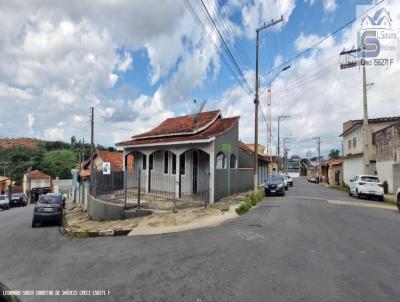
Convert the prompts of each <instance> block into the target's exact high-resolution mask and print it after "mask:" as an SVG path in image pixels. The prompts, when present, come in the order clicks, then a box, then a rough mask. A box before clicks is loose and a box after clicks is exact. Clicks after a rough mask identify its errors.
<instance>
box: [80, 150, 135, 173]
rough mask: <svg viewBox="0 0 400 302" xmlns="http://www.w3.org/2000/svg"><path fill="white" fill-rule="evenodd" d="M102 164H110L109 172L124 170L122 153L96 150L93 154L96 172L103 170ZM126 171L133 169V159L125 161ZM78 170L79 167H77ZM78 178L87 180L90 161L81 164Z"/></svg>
mask: <svg viewBox="0 0 400 302" xmlns="http://www.w3.org/2000/svg"><path fill="white" fill-rule="evenodd" d="M103 163H110V168H111V171H123V170H124V167H123V165H124V159H123V154H122V152H115V151H101V150H97V151H96V152H95V153H94V154H93V168H94V170H96V171H101V170H102V169H103ZM127 166H128V170H132V169H133V158H132V157H130V158H129V160H128V161H127ZM78 170H79V165H78ZM79 176H80V177H81V178H82V179H88V178H89V177H90V159H88V160H86V161H84V162H83V163H82V167H81V169H80V171H79Z"/></svg>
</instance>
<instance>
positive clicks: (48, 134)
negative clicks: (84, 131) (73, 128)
mask: <svg viewBox="0 0 400 302" xmlns="http://www.w3.org/2000/svg"><path fill="white" fill-rule="evenodd" d="M44 137H45V139H48V140H62V139H63V138H64V129H63V128H59V127H55V128H47V129H46V130H45V131H44Z"/></svg>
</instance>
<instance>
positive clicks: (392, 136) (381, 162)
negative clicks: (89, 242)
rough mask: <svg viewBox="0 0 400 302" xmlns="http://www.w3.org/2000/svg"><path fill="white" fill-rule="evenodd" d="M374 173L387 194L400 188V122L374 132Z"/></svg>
mask: <svg viewBox="0 0 400 302" xmlns="http://www.w3.org/2000/svg"><path fill="white" fill-rule="evenodd" d="M375 142H376V171H377V173H378V176H379V178H380V179H381V181H387V182H388V190H389V193H392V194H393V193H395V192H396V191H397V189H398V188H399V187H400V122H399V123H396V124H393V125H390V126H387V127H386V128H383V129H381V130H379V131H377V132H375Z"/></svg>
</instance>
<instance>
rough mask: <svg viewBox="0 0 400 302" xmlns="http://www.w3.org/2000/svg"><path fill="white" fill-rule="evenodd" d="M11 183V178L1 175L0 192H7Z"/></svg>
mask: <svg viewBox="0 0 400 302" xmlns="http://www.w3.org/2000/svg"><path fill="white" fill-rule="evenodd" d="M9 185H10V179H9V178H8V177H7V176H0V194H4V193H6V192H7V190H8V187H9Z"/></svg>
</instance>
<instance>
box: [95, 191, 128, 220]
mask: <svg viewBox="0 0 400 302" xmlns="http://www.w3.org/2000/svg"><path fill="white" fill-rule="evenodd" d="M124 213H125V211H124V206H123V205H119V204H113V203H109V202H105V201H102V200H100V199H96V198H94V197H93V196H91V195H90V196H89V204H88V215H89V217H90V219H92V220H94V221H103V220H104V221H107V220H117V219H123V218H124V217H125V214H124Z"/></svg>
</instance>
